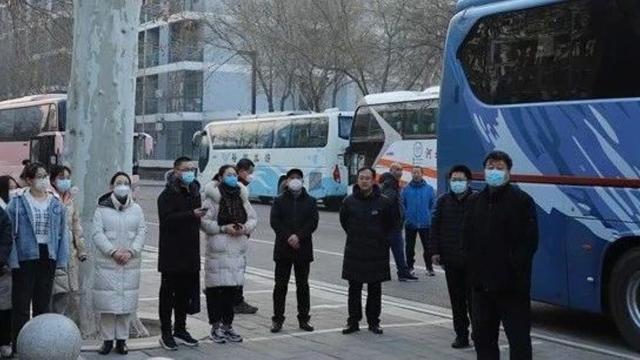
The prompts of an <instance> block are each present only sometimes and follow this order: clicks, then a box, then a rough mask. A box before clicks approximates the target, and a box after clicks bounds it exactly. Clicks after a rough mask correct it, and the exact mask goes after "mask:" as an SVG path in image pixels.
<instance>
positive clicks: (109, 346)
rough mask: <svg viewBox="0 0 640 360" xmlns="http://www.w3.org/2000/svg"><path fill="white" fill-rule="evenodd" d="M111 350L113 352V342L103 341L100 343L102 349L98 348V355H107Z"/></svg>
mask: <svg viewBox="0 0 640 360" xmlns="http://www.w3.org/2000/svg"><path fill="white" fill-rule="evenodd" d="M111 350H113V341H105V342H103V343H102V347H100V351H98V354H100V355H109V353H110V352H111Z"/></svg>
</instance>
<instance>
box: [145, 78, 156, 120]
mask: <svg viewBox="0 0 640 360" xmlns="http://www.w3.org/2000/svg"><path fill="white" fill-rule="evenodd" d="M157 91H158V75H150V76H145V77H144V106H143V108H144V114H143V115H148V114H157V113H158V97H157V95H156V93H157Z"/></svg>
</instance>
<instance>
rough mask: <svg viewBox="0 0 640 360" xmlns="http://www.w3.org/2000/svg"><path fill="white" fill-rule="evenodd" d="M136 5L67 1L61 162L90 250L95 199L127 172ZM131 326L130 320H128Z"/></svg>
mask: <svg viewBox="0 0 640 360" xmlns="http://www.w3.org/2000/svg"><path fill="white" fill-rule="evenodd" d="M140 5H141V2H140V0H109V1H104V0H82V1H74V2H73V17H74V26H73V56H72V63H71V80H70V83H69V99H68V104H67V112H68V116H67V118H68V123H67V135H66V139H67V141H66V145H67V147H66V155H67V156H66V158H67V159H70V160H71V164H72V167H73V180H74V182H75V183H76V184H77V185H78V186H79V187H80V189H82V191H81V192H79V193H78V194H77V196H76V204H77V205H78V207H79V210H80V212H81V216H82V224H83V226H84V228H85V229H86V233H87V240H88V241H87V244H88V245H89V247H90V248H91V250H92V251H93V250H94V248H93V246H92V243H93V242H92V241H91V238H92V236H91V234H92V233H93V230H92V224H91V220H92V219H93V214H94V212H95V209H96V203H97V199H98V197H99V196H100V195H101V194H104V193H105V192H107V191H108V188H109V183H108V182H109V180H110V179H111V176H112V175H113V174H114V173H115V172H117V171H125V172H127V173H131V170H132V156H133V128H134V109H135V98H136V96H135V85H136V81H135V80H136V70H137V64H138V59H137V58H138V45H137V44H138V26H139V18H140ZM93 266H94V262H93V257H90V258H89V260H88V261H85V262H84V263H82V269H81V271H80V274H81V275H80V277H81V278H80V284H81V286H82V291H83V293H84V295H85V296H83V297H82V304H81V307H80V310H81V312H80V317H81V328H82V329H81V331H82V334H83V336H84V337H85V338H92V337H95V336H96V334H97V326H96V314H94V312H93V298H92V292H91V288H92V285H93V277H94V271H93ZM134 321H135V320H134Z"/></svg>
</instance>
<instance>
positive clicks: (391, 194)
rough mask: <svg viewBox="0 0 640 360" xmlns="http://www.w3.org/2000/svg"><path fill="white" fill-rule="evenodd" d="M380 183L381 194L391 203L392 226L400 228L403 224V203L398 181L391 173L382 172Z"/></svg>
mask: <svg viewBox="0 0 640 360" xmlns="http://www.w3.org/2000/svg"><path fill="white" fill-rule="evenodd" d="M380 183H381V184H382V189H381V191H382V195H384V196H386V197H387V198H388V199H389V202H390V203H391V205H392V210H393V213H392V218H393V227H394V229H396V230H397V229H402V227H403V226H404V205H403V203H402V194H401V192H400V182H398V180H396V178H395V177H393V175H391V173H384V174H382V176H380Z"/></svg>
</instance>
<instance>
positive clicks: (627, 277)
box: [608, 247, 640, 351]
mask: <svg viewBox="0 0 640 360" xmlns="http://www.w3.org/2000/svg"><path fill="white" fill-rule="evenodd" d="M608 290H609V294H608V295H609V309H610V312H611V315H612V316H613V319H614V321H615V323H616V325H617V327H618V331H619V332H620V334H621V335H622V337H623V338H624V339H625V340H626V341H627V343H628V344H629V345H630V346H631V347H633V348H634V349H635V350H636V351H640V301H638V299H639V298H640V247H636V248H634V249H631V251H629V252H628V253H627V254H625V255H623V256H622V257H621V258H620V260H618V262H616V264H615V266H614V268H613V271H612V272H611V278H610V281H609V289H608Z"/></svg>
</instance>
